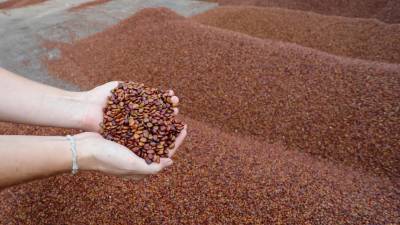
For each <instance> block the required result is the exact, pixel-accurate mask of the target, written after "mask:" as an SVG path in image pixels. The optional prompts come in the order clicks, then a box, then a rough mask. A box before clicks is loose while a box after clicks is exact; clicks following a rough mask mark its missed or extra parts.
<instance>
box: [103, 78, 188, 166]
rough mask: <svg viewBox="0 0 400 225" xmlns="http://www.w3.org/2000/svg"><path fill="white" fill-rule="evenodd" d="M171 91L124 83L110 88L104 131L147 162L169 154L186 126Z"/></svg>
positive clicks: (104, 118)
mask: <svg viewBox="0 0 400 225" xmlns="http://www.w3.org/2000/svg"><path fill="white" fill-rule="evenodd" d="M171 97H172V96H171V95H170V93H168V92H162V91H160V90H158V89H156V88H149V87H145V86H144V84H139V83H135V82H123V83H120V84H119V85H118V87H117V88H115V89H114V90H112V91H111V96H109V98H108V102H107V105H106V107H105V108H104V110H103V112H104V116H103V123H102V124H100V126H101V128H102V129H101V134H102V135H103V136H104V137H105V138H106V139H108V140H111V141H115V142H117V143H119V144H121V145H124V146H126V147H128V148H129V149H130V150H132V151H133V152H134V153H135V154H136V155H138V156H139V157H142V158H143V159H145V160H146V162H147V163H148V164H150V163H152V162H157V163H159V162H160V157H168V153H169V151H170V150H172V149H173V148H174V147H175V146H174V142H175V138H176V137H177V136H178V135H179V133H180V131H181V130H182V129H183V127H184V125H183V123H182V122H180V121H178V120H177V119H175V116H174V110H173V107H174V106H176V105H174V104H173V102H172V101H171Z"/></svg>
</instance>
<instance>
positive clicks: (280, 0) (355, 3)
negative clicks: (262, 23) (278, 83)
mask: <svg viewBox="0 0 400 225" xmlns="http://www.w3.org/2000/svg"><path fill="white" fill-rule="evenodd" d="M207 1H211V2H218V3H219V4H220V5H252V6H267V7H280V8H288V9H299V10H304V11H313V12H316V13H320V14H327V15H338V16H346V17H362V18H376V19H378V20H381V21H384V22H386V23H400V1H398V0H352V1H337V0H324V1H320V0H268V1H264V0H207Z"/></svg>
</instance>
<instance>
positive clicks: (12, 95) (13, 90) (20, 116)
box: [0, 68, 88, 129]
mask: <svg viewBox="0 0 400 225" xmlns="http://www.w3.org/2000/svg"><path fill="white" fill-rule="evenodd" d="M0 80H1V82H0V121H8V122H17V123H26V124H33V125H43V126H57V127H66V128H82V129H84V128H85V124H83V122H84V119H85V113H86V112H87V107H88V106H87V104H85V103H84V102H85V101H84V95H83V94H82V93H80V92H69V91H65V90H61V89H58V88H54V87H51V86H47V85H44V84H40V83H37V82H34V81H31V80H28V79H25V78H23V77H21V76H18V75H15V74H13V73H11V72H9V71H6V70H4V69H1V68H0Z"/></svg>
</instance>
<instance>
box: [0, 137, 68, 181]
mask: <svg viewBox="0 0 400 225" xmlns="http://www.w3.org/2000/svg"><path fill="white" fill-rule="evenodd" d="M71 165H72V153H71V150H70V144H69V142H68V140H67V139H66V138H65V137H61V136H59V137H51V136H47V137H46V136H43V137H39V136H16V135H15V136H13V135H3V136H0V188H2V187H7V186H11V185H14V184H18V183H22V182H25V181H29V180H33V179H38V178H43V177H48V176H52V175H55V174H59V173H63V172H69V171H71Z"/></svg>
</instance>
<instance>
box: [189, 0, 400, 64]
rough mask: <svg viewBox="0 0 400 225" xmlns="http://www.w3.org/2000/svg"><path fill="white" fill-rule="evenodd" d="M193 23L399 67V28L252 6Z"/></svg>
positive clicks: (199, 18)
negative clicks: (395, 64) (394, 64)
mask: <svg viewBox="0 0 400 225" xmlns="http://www.w3.org/2000/svg"><path fill="white" fill-rule="evenodd" d="M399 2H400V1H399ZM399 6H400V4H399ZM399 13H400V11H399ZM193 19H194V20H195V21H197V22H200V23H202V24H206V25H210V26H214V27H220V28H224V29H228V30H232V31H238V32H241V33H245V34H249V35H251V36H254V37H259V38H265V39H273V40H280V41H288V42H292V43H296V44H299V45H302V46H306V47H311V48H315V49H319V50H321V51H325V52H328V53H333V54H336V55H341V56H347V57H352V58H360V59H367V60H375V61H382V62H389V63H400V38H399V37H400V24H386V23H382V22H380V21H377V20H374V19H353V18H346V17H334V16H325V15H320V14H316V13H311V12H306V11H295V10H288V9H281V8H265V7H251V6H247V7H242V6H241V7H238V6H226V7H218V8H215V9H213V10H210V11H207V12H205V13H203V14H200V15H198V16H195V17H194V18H193ZM288 24H290V26H288ZM365 30H368V32H365ZM312 31H316V32H312Z"/></svg>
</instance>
